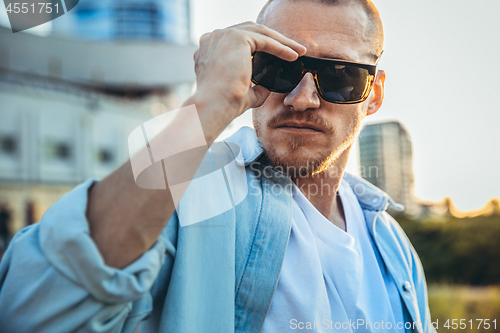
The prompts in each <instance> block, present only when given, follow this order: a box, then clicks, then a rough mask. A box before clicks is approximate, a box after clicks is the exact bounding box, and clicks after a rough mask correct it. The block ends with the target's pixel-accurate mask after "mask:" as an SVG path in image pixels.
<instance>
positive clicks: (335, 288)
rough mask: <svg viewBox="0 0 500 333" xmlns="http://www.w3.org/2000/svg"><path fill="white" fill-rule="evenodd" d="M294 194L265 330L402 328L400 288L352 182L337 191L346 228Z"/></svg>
mask: <svg viewBox="0 0 500 333" xmlns="http://www.w3.org/2000/svg"><path fill="white" fill-rule="evenodd" d="M292 192H293V221H292V230H291V234H290V240H289V243H288V247H287V251H286V254H285V258H284V261H283V267H282V270H281V275H280V279H279V281H278V286H277V288H276V292H275V294H274V298H273V300H272V303H271V307H270V309H269V313H268V315H267V317H266V320H265V322H264V327H263V330H262V332H264V333H281V332H297V331H306V332H326V331H335V332H387V331H392V332H395V333H400V332H404V328H403V326H404V319H403V318H404V317H403V309H402V303H401V298H400V296H399V293H398V290H397V287H396V285H395V283H394V281H393V279H392V277H391V276H390V274H389V273H388V272H387V269H386V267H385V265H384V264H383V261H382V260H381V258H380V254H379V253H378V250H377V249H376V247H375V246H374V244H373V241H372V239H371V236H370V234H369V231H368V228H367V225H366V222H365V218H364V215H363V211H362V210H361V207H360V205H359V202H358V200H357V198H356V196H355V194H354V192H353V191H352V189H351V187H350V186H349V184H348V183H347V182H346V181H344V180H342V181H341V184H340V187H339V191H338V193H339V195H340V198H341V200H342V205H343V207H344V213H345V220H346V226H347V232H344V231H343V230H341V229H340V228H338V227H337V226H335V225H334V224H332V223H331V222H330V221H329V220H328V219H326V218H325V217H324V216H323V215H322V214H321V213H320V212H319V211H318V210H317V209H316V208H315V207H314V206H313V205H312V204H311V203H310V202H309V200H308V199H307V198H306V197H305V196H304V195H303V194H302V192H301V191H300V190H299V188H298V187H296V186H295V185H294V186H293V190H292ZM382 321H383V322H382ZM389 323H390V324H389ZM397 323H400V324H399V326H400V327H401V329H397V327H398V326H397ZM388 325H390V327H391V328H389V326H388Z"/></svg>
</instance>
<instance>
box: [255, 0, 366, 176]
mask: <svg viewBox="0 0 500 333" xmlns="http://www.w3.org/2000/svg"><path fill="white" fill-rule="evenodd" d="M263 24H264V25H266V26H268V27H270V28H272V29H275V30H277V31H278V32H280V33H282V34H283V35H285V36H287V37H289V38H292V39H294V40H296V41H297V42H299V43H301V44H302V45H304V46H305V47H306V48H307V55H308V56H312V57H320V58H331V59H346V60H350V61H355V62H362V63H373V59H370V57H369V54H370V41H369V40H368V36H369V32H368V30H367V28H366V27H367V26H368V19H367V16H366V14H365V12H364V11H363V9H362V8H361V7H359V6H329V5H323V4H316V3H310V2H306V1H298V2H292V1H283V0H276V1H275V2H273V3H272V4H271V5H270V7H269V8H268V9H267V14H266V17H265V20H264V22H263ZM370 99H371V96H370V97H369V98H368V99H367V100H366V101H365V102H363V103H358V104H344V105H341V104H333V103H329V102H326V101H324V100H322V99H321V97H319V95H318V93H317V91H316V86H315V83H314V79H313V76H312V74H311V73H307V74H306V75H305V76H304V78H303V79H302V81H301V82H300V83H299V85H297V87H295V89H294V90H293V91H292V92H290V93H289V94H279V93H271V95H270V96H269V97H268V99H267V100H266V102H265V103H264V104H263V105H262V106H261V107H259V108H255V109H254V110H253V122H254V127H255V130H256V133H257V136H258V138H259V141H260V142H261V144H262V146H263V147H264V150H265V151H266V153H267V155H268V157H269V158H270V160H271V161H272V162H273V164H275V165H279V166H282V167H285V168H290V167H291V168H296V170H300V169H302V170H304V169H305V168H304V167H305V166H309V170H308V173H309V174H311V173H318V172H320V171H322V170H324V169H325V168H327V167H329V166H330V165H331V163H333V162H334V161H335V160H337V158H338V157H339V156H340V155H342V153H343V152H345V151H346V149H347V151H348V148H350V146H351V145H352V143H353V141H354V139H355V137H356V135H357V133H358V131H359V128H360V123H361V120H362V119H363V118H364V117H365V115H366V111H367V104H368V103H369V101H370ZM296 124H300V126H307V125H311V126H313V127H314V128H315V129H312V128H297V127H294V125H296ZM301 167H302V168H301ZM290 171H291V170H290Z"/></svg>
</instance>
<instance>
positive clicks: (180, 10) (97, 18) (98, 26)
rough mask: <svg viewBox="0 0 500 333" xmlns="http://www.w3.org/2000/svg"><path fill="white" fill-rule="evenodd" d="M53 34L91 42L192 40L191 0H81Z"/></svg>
mask: <svg viewBox="0 0 500 333" xmlns="http://www.w3.org/2000/svg"><path fill="white" fill-rule="evenodd" d="M53 33H54V34H56V35H62V36H68V37H71V38H79V39H91V40H136V39H140V40H161V41H166V42H170V43H174V44H187V43H189V41H190V24H189V0H147V1H144V0H80V2H79V3H78V5H77V6H76V7H75V8H74V9H73V10H71V11H69V12H68V13H67V14H66V15H63V16H61V17H59V18H57V19H55V20H54V21H53Z"/></svg>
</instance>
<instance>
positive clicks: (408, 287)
mask: <svg viewBox="0 0 500 333" xmlns="http://www.w3.org/2000/svg"><path fill="white" fill-rule="evenodd" d="M403 290H404V291H410V290H411V283H410V281H405V283H404V284H403Z"/></svg>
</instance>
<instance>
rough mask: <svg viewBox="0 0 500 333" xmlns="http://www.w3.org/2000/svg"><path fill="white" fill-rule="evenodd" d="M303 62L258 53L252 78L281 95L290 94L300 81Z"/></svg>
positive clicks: (254, 57) (255, 56)
mask: <svg viewBox="0 0 500 333" xmlns="http://www.w3.org/2000/svg"><path fill="white" fill-rule="evenodd" d="M302 66H303V65H302V62H300V61H293V62H289V61H286V60H283V59H280V58H278V57H275V56H273V55H271V54H268V53H264V52H256V53H255V54H254V56H253V66H252V78H253V79H254V81H255V82H257V83H258V84H260V85H262V86H264V87H266V88H268V89H270V90H273V91H276V92H281V93H286V92H290V91H291V90H292V89H293V88H294V87H295V86H296V85H297V83H298V82H299V81H300V78H301V75H302Z"/></svg>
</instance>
